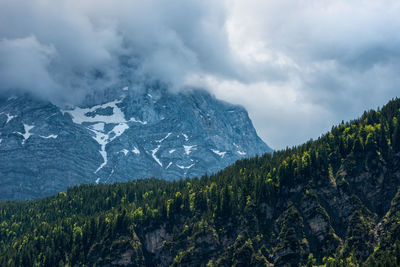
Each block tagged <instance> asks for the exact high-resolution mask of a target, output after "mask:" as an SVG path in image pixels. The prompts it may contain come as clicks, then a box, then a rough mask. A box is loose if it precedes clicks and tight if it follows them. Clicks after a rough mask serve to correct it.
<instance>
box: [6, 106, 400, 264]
mask: <svg viewBox="0 0 400 267" xmlns="http://www.w3.org/2000/svg"><path fill="white" fill-rule="evenodd" d="M399 186H400V100H399V99H394V100H392V101H390V102H389V103H388V104H387V105H385V106H384V107H382V108H381V109H378V110H377V111H374V110H371V111H368V112H365V113H364V114H363V115H362V116H361V117H360V118H359V119H357V120H354V121H350V122H347V123H341V124H340V125H338V126H335V127H333V128H332V130H331V131H330V132H329V133H327V134H324V135H322V136H321V137H320V138H318V139H317V140H310V141H309V142H307V143H305V144H303V145H300V146H297V147H293V148H287V149H285V150H281V151H276V152H274V153H273V154H264V155H262V156H260V157H254V158H250V159H244V160H240V161H238V162H236V163H235V164H233V165H232V166H230V167H228V168H226V169H224V170H223V171H221V172H219V173H217V174H214V175H211V176H204V177H201V178H194V179H180V180H177V181H172V182H167V181H164V180H160V179H154V178H152V179H142V180H137V181H133V182H129V183H119V184H112V185H81V186H77V187H73V188H70V189H68V191H67V192H65V193H64V192H61V193H59V194H58V195H55V196H52V197H48V198H44V199H39V200H33V201H26V202H16V201H13V202H10V201H4V202H0V265H1V266H113V265H130V266H157V265H160V266H170V265H172V266H206V265H207V266H248V265H253V266H268V265H273V266H290V265H291V266H313V265H326V266H400V191H399Z"/></svg>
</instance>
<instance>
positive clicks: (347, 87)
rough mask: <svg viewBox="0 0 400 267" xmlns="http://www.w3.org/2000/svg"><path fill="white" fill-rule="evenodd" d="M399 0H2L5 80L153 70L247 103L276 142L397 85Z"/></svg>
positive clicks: (176, 86) (63, 94)
mask: <svg viewBox="0 0 400 267" xmlns="http://www.w3.org/2000/svg"><path fill="white" fill-rule="evenodd" d="M399 14H400V2H399V1H397V0H393V1H389V0H388V1H385V0H380V1H372V0H366V1H361V0H353V1H342V0H332V1H331V0H322V1H321V0H318V1H314V0H310V1H293V0H274V1H268V0H240V1H239V0H226V1H222V0H221V1H215V0H168V1H167V0H164V1H162V0H158V1H157V0H146V1H142V0H85V1H82V0H58V1H54V0H0V90H2V91H4V90H9V89H10V88H11V89H12V90H20V91H29V92H32V93H34V94H36V95H38V96H40V97H43V98H46V99H49V100H51V101H53V102H55V103H66V102H74V101H79V99H81V98H82V96H84V95H85V94H87V93H89V92H90V91H93V90H102V89H103V88H105V87H107V86H112V85H115V84H118V83H121V79H131V80H133V81H140V80H143V79H148V78H149V77H151V78H153V79H160V80H163V81H164V82H166V83H168V84H169V85H170V87H171V90H175V91H177V90H185V88H188V87H203V88H206V89H208V90H209V91H210V92H212V93H213V94H215V95H216V96H217V97H218V98H220V99H223V100H226V101H229V102H232V103H236V104H241V105H243V106H244V107H245V108H246V109H247V110H248V112H249V115H250V117H251V118H252V120H253V123H254V125H255V127H256V130H257V132H258V133H259V135H260V136H261V138H262V139H263V140H264V141H265V142H266V143H267V144H268V145H270V146H271V147H272V148H274V149H280V148H284V147H286V146H292V145H298V144H301V143H302V142H304V141H307V140H308V139H310V138H317V137H318V136H319V135H320V134H321V133H324V132H326V131H328V130H329V129H330V128H331V126H332V125H333V124H337V123H339V122H340V121H342V120H345V121H346V120H350V119H354V118H356V117H358V116H359V115H361V114H362V112H363V111H364V110H366V109H371V108H377V107H378V106H382V105H383V104H385V103H386V102H387V101H388V100H390V99H391V98H393V97H396V96H399V95H400V86H399V82H400V15H399Z"/></svg>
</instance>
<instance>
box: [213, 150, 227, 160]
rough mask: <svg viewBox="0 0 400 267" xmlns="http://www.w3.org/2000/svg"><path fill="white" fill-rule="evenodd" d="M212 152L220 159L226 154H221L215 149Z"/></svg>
mask: <svg viewBox="0 0 400 267" xmlns="http://www.w3.org/2000/svg"><path fill="white" fill-rule="evenodd" d="M211 151H212V152H214V153H215V154H217V155H218V156H220V157H221V158H223V157H224V156H225V154H226V152H221V151H219V150H216V149H211Z"/></svg>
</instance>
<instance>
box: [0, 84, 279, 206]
mask: <svg viewBox="0 0 400 267" xmlns="http://www.w3.org/2000/svg"><path fill="white" fill-rule="evenodd" d="M271 151H272V150H271V149H270V148H269V147H268V146H267V145H266V144H265V143H264V142H263V141H262V140H261V139H260V138H259V137H258V135H257V133H256V131H255V129H254V127H253V124H252V122H251V120H250V118H249V116H248V115H247V112H246V110H245V109H244V108H243V107H240V106H237V105H232V104H229V103H226V102H223V101H220V100H218V99H216V98H215V97H213V96H212V95H210V94H209V93H208V92H206V91H204V90H192V91H185V92H179V93H172V92H170V90H168V89H167V88H166V86H162V85H160V84H150V85H148V86H146V88H142V89H136V88H128V87H126V86H125V87H122V86H121V87H118V88H112V89H109V90H106V91H103V92H97V93H93V94H91V95H88V96H87V97H86V99H85V100H84V101H83V103H82V104H81V105H79V106H76V105H74V106H67V107H59V106H56V105H54V104H52V103H50V102H48V101H43V100H39V99H36V98H34V97H32V96H30V95H19V96H16V97H3V98H1V97H0V158H1V160H0V199H4V200H12V199H15V200H24V199H32V198H38V197H44V196H48V195H53V194H56V193H58V192H60V191H65V190H66V189H67V187H70V186H74V185H78V184H83V183H85V184H88V183H115V182H127V181H131V180H134V179H138V178H144V177H158V178H163V179H167V180H171V179H177V178H179V177H195V176H201V175H204V174H206V173H208V174H211V173H215V172H217V171H219V170H221V169H223V168H225V167H226V166H228V165H230V164H232V163H234V162H235V161H236V160H238V159H241V158H243V157H250V156H255V155H256V154H258V155H261V154H263V153H265V152H271Z"/></svg>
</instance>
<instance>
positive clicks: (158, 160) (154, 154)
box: [151, 145, 163, 167]
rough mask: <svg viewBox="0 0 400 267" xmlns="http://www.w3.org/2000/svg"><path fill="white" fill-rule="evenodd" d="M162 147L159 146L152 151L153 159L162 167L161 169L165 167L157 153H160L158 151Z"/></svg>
mask: <svg viewBox="0 0 400 267" xmlns="http://www.w3.org/2000/svg"><path fill="white" fill-rule="evenodd" d="M160 147H161V145H158V146H157V147H156V148H155V149H153V150H152V151H151V156H152V157H153V159H154V160H155V161H156V162H157V163H158V165H160V166H161V167H162V166H163V165H162V163H161V161H160V159H159V158H157V156H156V153H157V152H158V150H159V149H160Z"/></svg>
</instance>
